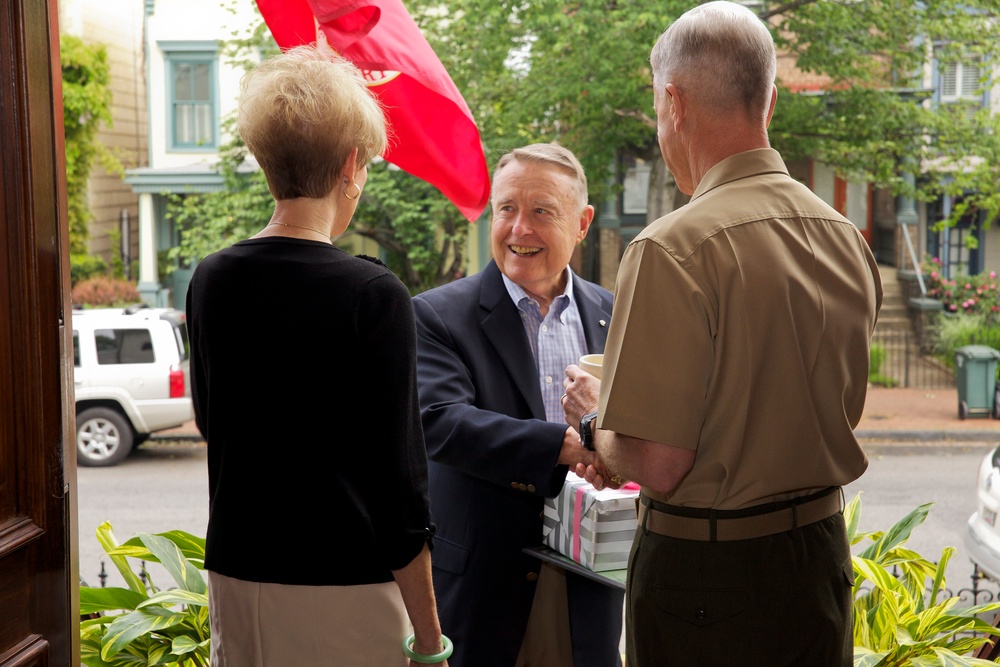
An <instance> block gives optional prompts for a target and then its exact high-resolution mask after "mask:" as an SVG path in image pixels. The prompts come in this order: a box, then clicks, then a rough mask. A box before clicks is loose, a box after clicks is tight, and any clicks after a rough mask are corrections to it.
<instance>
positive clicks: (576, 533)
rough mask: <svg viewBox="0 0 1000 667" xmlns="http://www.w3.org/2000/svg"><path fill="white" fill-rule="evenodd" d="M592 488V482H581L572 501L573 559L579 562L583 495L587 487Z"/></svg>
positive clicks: (585, 493)
mask: <svg viewBox="0 0 1000 667" xmlns="http://www.w3.org/2000/svg"><path fill="white" fill-rule="evenodd" d="M588 487H589V488H591V489H592V488H594V485H593V484H581V485H580V486H578V487H576V499H575V500H574V501H573V560H575V561H576V562H577V563H579V562H580V524H581V523H582V521H583V497H584V496H585V495H587V488H588Z"/></svg>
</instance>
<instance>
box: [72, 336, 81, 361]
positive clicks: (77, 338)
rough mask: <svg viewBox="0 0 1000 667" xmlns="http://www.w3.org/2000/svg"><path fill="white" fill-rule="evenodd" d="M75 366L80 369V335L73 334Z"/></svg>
mask: <svg viewBox="0 0 1000 667" xmlns="http://www.w3.org/2000/svg"><path fill="white" fill-rule="evenodd" d="M73 366H75V367H76V368H79V367H80V333H79V332H78V331H74V332H73Z"/></svg>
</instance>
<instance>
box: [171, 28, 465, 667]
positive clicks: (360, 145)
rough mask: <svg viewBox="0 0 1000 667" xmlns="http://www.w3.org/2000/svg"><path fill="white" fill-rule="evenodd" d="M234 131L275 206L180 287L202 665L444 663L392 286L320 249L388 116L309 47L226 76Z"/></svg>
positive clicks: (420, 448)
mask: <svg viewBox="0 0 1000 667" xmlns="http://www.w3.org/2000/svg"><path fill="white" fill-rule="evenodd" d="M241 92H242V94H241V99H240V106H239V114H240V115H239V132H240V136H241V137H242V138H243V141H244V142H245V143H246V145H247V148H248V149H249V151H250V152H251V153H252V154H253V155H254V157H255V158H256V159H257V162H258V164H259V165H260V167H261V169H262V170H263V172H264V175H265V176H266V177H267V182H268V187H269V189H270V191H271V195H272V196H273V197H274V199H275V206H274V214H273V215H272V216H271V219H270V221H269V222H268V223H267V224H266V225H265V226H264V227H263V229H261V230H260V231H259V232H258V233H257V234H255V235H254V236H253V237H252V238H250V239H247V240H245V241H240V242H239V243H236V244H235V245H233V246H232V247H230V248H226V249H224V250H222V251H219V252H217V253H214V254H212V255H209V256H208V257H206V258H205V259H204V260H202V261H201V262H200V263H199V264H198V266H197V268H196V269H195V273H194V276H193V278H192V280H191V285H190V288H189V290H188V294H187V316H188V327H189V329H190V338H191V352H192V354H191V374H192V396H193V399H194V404H195V417H196V421H197V424H198V428H199V429H200V430H201V433H202V435H203V436H204V437H205V440H206V442H207V443H208V473H209V494H210V499H209V500H210V511H209V521H208V532H207V544H206V556H205V568H206V570H208V579H209V591H210V592H209V603H210V604H209V610H210V616H211V626H212V664H213V665H220V666H225V665H228V666H230V667H231V666H237V667H250V666H261V667H263V666H271V665H273V666H281V667H294V666H296V665H303V666H305V665H308V666H310V667H315V666H318V665H331V666H332V665H337V666H352V665H358V666H361V665H365V666H368V665H378V666H380V667H381V666H383V665H385V666H392V665H399V666H401V667H405V666H407V665H409V667H415V666H416V665H418V664H438V665H446V664H447V657H448V655H450V652H451V645H450V642H449V640H448V639H447V638H446V637H443V636H442V634H441V628H440V624H439V622H438V617H437V609H436V605H435V598H434V591H433V587H432V584H431V575H430V552H429V549H430V542H431V538H432V535H433V532H434V526H433V524H432V523H431V518H430V508H429V503H428V498H427V463H426V453H425V450H424V441H423V432H422V430H421V426H420V415H419V409H418V404H417V388H416V380H415V359H414V354H415V353H414V350H415V344H416V342H415V341H416V333H415V327H414V321H413V311H412V306H411V304H410V296H409V293H408V291H407V289H406V287H405V286H404V285H403V284H402V283H401V282H400V281H399V279H398V278H397V277H396V276H395V275H393V274H392V273H391V272H390V271H389V270H388V269H386V268H385V267H384V266H382V265H381V263H379V262H377V261H371V260H368V259H365V258H359V257H353V256H351V255H349V254H347V253H345V252H344V251H342V250H339V249H337V248H335V247H334V246H333V244H332V242H331V240H330V239H331V237H335V236H338V235H340V234H342V233H343V232H344V231H345V230H346V229H347V227H348V225H349V224H350V222H351V218H352V216H353V215H354V211H355V209H356V208H357V204H358V198H359V197H360V195H361V192H362V189H363V188H364V185H365V180H366V178H367V175H368V171H367V164H368V162H369V161H370V160H371V159H372V158H374V157H375V156H377V155H379V154H380V153H381V152H382V151H383V150H384V149H385V145H386V128H385V119H384V116H383V114H382V110H381V108H380V107H379V104H378V103H377V101H376V100H375V99H374V98H373V97H372V96H371V94H370V93H369V92H368V89H367V87H366V85H365V82H364V79H363V78H362V76H361V73H360V72H359V71H358V69H357V68H356V67H354V65H352V64H351V63H349V62H348V61H346V60H344V59H342V58H340V57H337V56H334V55H330V54H328V53H324V52H322V51H320V50H318V49H316V48H315V47H299V48H295V49H292V50H290V51H288V52H286V53H283V54H281V55H278V56H275V57H274V58H270V59H268V60H265V61H264V62H262V63H261V64H260V65H258V66H257V67H256V68H254V69H253V70H251V71H250V72H248V73H247V74H246V75H245V76H244V78H243V82H242V91H241Z"/></svg>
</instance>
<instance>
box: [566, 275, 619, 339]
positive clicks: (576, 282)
mask: <svg viewBox="0 0 1000 667" xmlns="http://www.w3.org/2000/svg"><path fill="white" fill-rule="evenodd" d="M573 298H575V299H576V307H577V310H579V311H580V321H581V322H583V335H584V337H585V338H586V339H587V351H588V352H589V353H592V354H598V353H602V352H604V345H605V343H606V342H607V340H608V325H610V324H611V313H610V312H609V311H607V310H605V309H604V306H603V305H602V303H601V297H600V295H599V294H598V293H597V292H595V291H594V288H592V287H591V286H590V285H588V284H587V283H585V282H584V281H583V280H581V279H580V277H579V276H577V275H576V274H573Z"/></svg>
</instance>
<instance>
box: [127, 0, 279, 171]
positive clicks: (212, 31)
mask: <svg viewBox="0 0 1000 667" xmlns="http://www.w3.org/2000/svg"><path fill="white" fill-rule="evenodd" d="M135 1H137V0H135ZM227 7H232V8H234V9H236V10H237V14H236V15H234V14H233V13H232V12H230V11H228V9H225V8H223V6H222V4H221V3H220V2H218V1H213V0H157V1H156V3H155V6H154V9H153V13H152V15H150V16H149V23H148V30H149V33H148V40H147V43H148V45H149V71H148V76H149V90H150V109H149V122H150V127H151V129H152V131H151V134H150V164H149V166H150V167H154V168H166V167H183V166H187V165H192V164H197V163H202V162H214V161H215V160H216V159H218V154H217V153H216V152H210V153H206V152H187V151H170V150H168V148H167V109H166V100H165V96H166V92H167V90H168V85H167V81H166V73H167V72H166V62H165V60H164V53H163V51H162V50H161V49H160V48H159V47H158V43H159V42H163V41H173V42H203V41H215V40H226V39H232V33H233V32H234V31H239V32H240V33H241V34H242V33H243V32H244V31H245V30H246V28H247V27H249V26H250V25H252V24H253V22H254V21H259V20H261V19H260V17H259V15H257V14H256V13H255V12H254V11H253V6H252V4H251V3H250V2H249V1H244V2H239V3H233V4H232V5H229V4H227ZM217 71H218V79H217V81H218V91H217V93H218V97H217V99H218V103H219V118H218V120H219V122H221V120H222V119H223V118H225V117H226V116H227V115H229V114H230V113H231V112H233V111H234V110H235V109H236V102H237V98H238V95H239V87H240V77H241V76H242V75H243V70H242V69H238V68H234V67H233V66H232V65H231V64H230V63H229V62H228V61H227V59H226V58H225V57H223V56H221V55H220V56H219V60H218V70H217ZM229 138H230V137H229V136H227V135H223V136H221V137H220V141H219V143H220V144H224V143H226V141H228V140H229Z"/></svg>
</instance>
